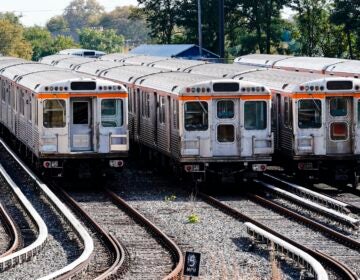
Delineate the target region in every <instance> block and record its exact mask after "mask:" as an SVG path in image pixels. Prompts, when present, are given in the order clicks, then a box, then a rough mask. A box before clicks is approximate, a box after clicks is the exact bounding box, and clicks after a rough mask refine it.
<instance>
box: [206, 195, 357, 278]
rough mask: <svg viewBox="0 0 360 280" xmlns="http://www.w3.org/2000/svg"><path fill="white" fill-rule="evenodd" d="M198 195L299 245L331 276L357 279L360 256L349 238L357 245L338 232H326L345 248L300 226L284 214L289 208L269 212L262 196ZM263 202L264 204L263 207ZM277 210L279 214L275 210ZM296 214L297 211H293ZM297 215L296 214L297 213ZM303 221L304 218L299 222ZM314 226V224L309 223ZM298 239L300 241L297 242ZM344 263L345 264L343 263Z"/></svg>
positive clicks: (227, 211)
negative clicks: (218, 196) (244, 197)
mask: <svg viewBox="0 0 360 280" xmlns="http://www.w3.org/2000/svg"><path fill="white" fill-rule="evenodd" d="M199 195H200V197H201V198H202V199H203V200H204V201H206V202H208V203H209V204H211V205H213V206H215V207H217V208H219V209H220V210H222V211H223V212H225V213H227V214H229V215H231V216H233V217H235V218H236V219H238V220H240V221H242V222H250V223H253V224H255V225H256V226H259V227H260V228H262V229H264V230H265V231H267V232H269V233H271V234H273V235H275V236H277V237H279V238H281V239H283V240H285V241H286V242H288V243H290V244H292V245H293V246H295V247H297V248H300V249H301V250H303V251H304V252H307V253H309V254H310V255H311V256H313V257H314V258H316V259H317V260H319V261H321V262H322V263H323V264H324V265H325V267H326V269H327V271H328V273H329V275H330V277H331V278H332V279H351V280H354V279H358V278H357V273H359V271H358V270H359V268H358V262H359V259H360V254H359V247H358V245H359V244H358V243H357V242H356V241H355V240H352V241H351V242H352V243H351V244H352V245H354V244H356V246H357V247H355V248H354V249H353V248H351V247H352V245H350V244H349V240H348V239H346V238H345V239H344V240H341V241H340V240H339V239H341V238H342V236H341V235H338V233H336V232H334V231H331V230H330V231H329V232H327V233H326V234H334V235H336V236H332V238H333V239H334V240H339V241H340V242H341V243H345V244H347V246H348V247H346V246H344V245H342V244H339V243H338V242H337V241H334V240H329V238H327V237H325V236H324V235H323V234H319V233H318V232H317V230H312V229H311V228H309V227H308V226H303V225H302V224H299V223H297V222H294V221H292V220H290V219H288V218H286V217H289V215H290V212H291V211H290V210H288V209H285V208H283V209H280V208H276V207H275V208H276V212H275V211H269V208H270V209H274V208H271V207H272V206H273V205H271V201H270V202H269V201H268V200H266V199H265V198H262V197H260V196H257V195H251V196H250V197H251V200H247V199H242V198H235V199H234V198H232V199H231V200H230V199H227V200H225V199H221V200H222V201H220V200H218V199H216V198H214V197H211V196H209V195H207V194H204V193H200V194H199ZM263 205H266V207H264V206H263ZM277 211H279V213H278V212H277ZM293 214H296V213H293ZM296 215H298V214H296ZM296 215H291V219H299V217H297V216H296ZM302 223H304V221H302ZM312 226H313V225H312ZM299 240H301V241H299ZM345 263H346V265H345Z"/></svg>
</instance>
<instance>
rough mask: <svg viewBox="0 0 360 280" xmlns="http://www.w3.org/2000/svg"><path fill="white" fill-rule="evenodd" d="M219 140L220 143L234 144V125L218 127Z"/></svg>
mask: <svg viewBox="0 0 360 280" xmlns="http://www.w3.org/2000/svg"><path fill="white" fill-rule="evenodd" d="M217 139H218V141H219V142H220V143H228V142H234V140H235V128H234V126H233V125H232V124H221V125H219V126H218V127H217Z"/></svg>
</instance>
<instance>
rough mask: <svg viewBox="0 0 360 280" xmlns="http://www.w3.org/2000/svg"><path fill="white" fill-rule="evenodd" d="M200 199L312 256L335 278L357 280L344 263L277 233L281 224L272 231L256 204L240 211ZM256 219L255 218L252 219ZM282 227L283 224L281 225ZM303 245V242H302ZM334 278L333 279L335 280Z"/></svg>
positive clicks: (221, 203)
mask: <svg viewBox="0 0 360 280" xmlns="http://www.w3.org/2000/svg"><path fill="white" fill-rule="evenodd" d="M200 197H202V199H203V200H204V201H206V202H208V203H209V204H211V205H213V206H215V207H217V208H219V209H221V210H222V211H223V212H225V213H227V214H229V215H231V216H233V217H235V218H236V219H239V220H241V221H243V222H251V223H253V224H255V225H257V226H258V227H260V228H262V229H264V230H265V231H267V232H269V233H271V234H273V235H275V236H277V237H279V238H281V239H283V240H285V241H286V242H288V243H290V244H292V245H293V246H295V247H297V248H300V249H301V250H303V251H305V252H307V253H309V254H310V255H312V256H313V257H314V258H316V259H318V260H320V261H321V262H322V263H324V264H325V265H326V267H327V268H328V269H329V270H330V274H332V271H336V274H337V276H336V277H337V278H338V279H349V280H355V279H358V278H357V276H356V273H355V272H354V271H352V269H350V268H349V267H347V265H345V264H344V263H341V262H339V261H338V260H337V259H336V258H334V257H332V256H331V255H329V254H325V253H323V252H320V251H318V250H316V249H314V248H312V246H310V245H309V244H305V245H303V244H300V243H299V242H297V241H295V240H294V238H293V237H288V234H286V236H285V235H284V234H281V233H280V232H279V228H281V229H282V231H283V230H284V228H283V227H282V226H281V223H278V224H277V227H276V230H274V229H273V228H274V226H272V223H273V219H272V215H271V216H269V211H268V210H267V213H268V214H267V215H266V218H265V220H264V219H260V218H259V217H258V216H257V215H259V208H257V207H256V204H251V205H250V204H248V205H243V207H242V209H241V211H240V210H238V209H237V207H233V205H230V204H229V203H228V202H225V203H224V202H221V201H220V200H218V199H216V198H214V197H211V196H209V195H207V194H204V193H201V194H200ZM245 209H251V210H250V212H251V213H250V212H248V213H247V214H244V213H243V212H246V211H245ZM282 214H283V215H287V214H285V213H282ZM254 217H256V218H254ZM282 225H283V226H284V224H282ZM292 230H294V228H292ZM303 234H304V233H303V232H302V233H301V236H302V237H300V239H297V240H303V239H304V236H303ZM302 243H303V242H302ZM317 243H318V242H315V244H317ZM336 277H335V278H336Z"/></svg>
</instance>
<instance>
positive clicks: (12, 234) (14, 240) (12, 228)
mask: <svg viewBox="0 0 360 280" xmlns="http://www.w3.org/2000/svg"><path fill="white" fill-rule="evenodd" d="M0 217H1V222H0V223H1V227H2V228H3V229H4V231H5V232H2V233H1V236H0V240H1V242H0V244H1V246H2V247H3V248H4V249H5V250H4V251H3V252H0V258H2V257H5V256H8V255H10V254H11V253H13V252H14V251H16V250H17V249H18V248H19V247H20V245H21V240H20V233H19V231H18V229H17V226H16V223H15V221H14V220H13V219H12V217H11V216H10V215H9V214H8V211H7V210H6V208H5V207H4V206H3V205H2V204H1V203H0ZM3 237H5V238H6V239H8V240H6V241H5V240H3Z"/></svg>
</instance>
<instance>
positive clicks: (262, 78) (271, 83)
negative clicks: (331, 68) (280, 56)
mask: <svg viewBox="0 0 360 280" xmlns="http://www.w3.org/2000/svg"><path fill="white" fill-rule="evenodd" d="M234 78H235V79H240V80H245V81H249V82H255V83H259V82H261V83H262V84H264V86H267V87H269V88H270V89H271V90H273V91H279V92H289V93H294V92H300V91H303V90H300V88H301V87H302V86H309V88H310V85H311V86H313V88H314V89H316V88H317V87H318V90H317V92H318V91H319V88H322V87H323V90H321V92H327V91H329V92H334V90H327V86H326V83H327V82H329V81H340V82H341V81H352V82H354V84H355V83H356V80H354V79H349V78H341V77H333V76H328V75H323V74H312V73H306V72H300V73H298V72H291V71H286V70H278V69H268V70H264V71H252V72H247V73H243V74H240V75H237V76H235V77H234ZM358 84H360V81H359V82H358ZM305 88H307V87H305ZM352 90H353V89H351V90H341V89H339V90H336V91H352ZM306 92H307V93H311V92H309V91H307V90H306Z"/></svg>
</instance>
